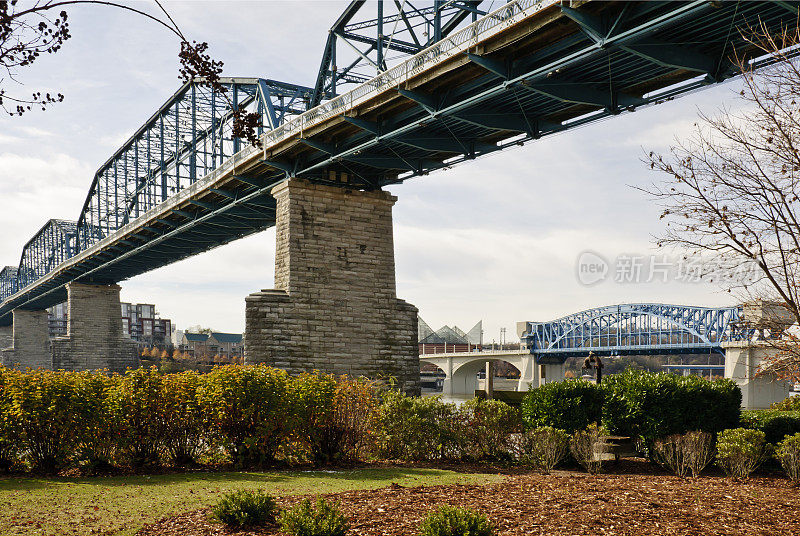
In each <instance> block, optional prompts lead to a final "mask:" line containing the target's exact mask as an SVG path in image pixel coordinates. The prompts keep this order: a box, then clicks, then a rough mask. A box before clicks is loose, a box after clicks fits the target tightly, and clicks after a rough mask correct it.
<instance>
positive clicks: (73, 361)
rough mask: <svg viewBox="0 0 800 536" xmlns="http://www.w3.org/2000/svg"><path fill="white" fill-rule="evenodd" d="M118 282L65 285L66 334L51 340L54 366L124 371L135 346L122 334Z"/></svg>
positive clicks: (135, 361)
mask: <svg viewBox="0 0 800 536" xmlns="http://www.w3.org/2000/svg"><path fill="white" fill-rule="evenodd" d="M119 291H120V287H119V285H86V284H82V283H70V284H68V285H67V336H66V337H57V338H55V339H53V345H52V350H53V352H52V353H53V365H52V366H53V369H55V370H58V369H64V370H95V369H108V371H109V372H120V373H122V372H125V370H126V369H127V368H129V367H131V368H136V367H138V366H139V351H138V346H137V344H136V343H135V342H134V341H131V340H130V339H127V338H125V337H124V336H123V335H122V309H121V306H120V300H119Z"/></svg>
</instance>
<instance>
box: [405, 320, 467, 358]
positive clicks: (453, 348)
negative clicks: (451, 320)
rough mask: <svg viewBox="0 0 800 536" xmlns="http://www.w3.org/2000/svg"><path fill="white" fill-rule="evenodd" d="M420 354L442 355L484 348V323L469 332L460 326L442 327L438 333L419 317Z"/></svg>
mask: <svg viewBox="0 0 800 536" xmlns="http://www.w3.org/2000/svg"><path fill="white" fill-rule="evenodd" d="M417 329H418V335H417V336H418V339H419V353H420V354H441V353H445V352H447V353H451V352H472V351H475V350H481V349H482V348H483V321H482V320H481V321H479V322H478V323H477V324H475V325H474V326H472V329H470V330H469V331H468V332H466V333H465V332H464V331H462V330H461V329H459V327H458V326H453V327H452V328H451V327H449V326H442V327H441V328H439V329H438V330H436V331H433V330H432V329H431V327H430V326H429V325H428V324H427V323H425V321H424V320H423V319H422V318H420V317H417Z"/></svg>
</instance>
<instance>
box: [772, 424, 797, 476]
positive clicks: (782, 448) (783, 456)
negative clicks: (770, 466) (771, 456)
mask: <svg viewBox="0 0 800 536" xmlns="http://www.w3.org/2000/svg"><path fill="white" fill-rule="evenodd" d="M775 457H776V458H778V461H779V462H781V466H782V467H783V470H784V471H786V475H787V476H788V477H789V479H790V480H791V481H792V482H797V481H800V433H797V434H794V435H791V436H787V437H785V438H783V441H781V442H780V443H778V448H777V450H776V451H775Z"/></svg>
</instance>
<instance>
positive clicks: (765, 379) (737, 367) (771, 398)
mask: <svg viewBox="0 0 800 536" xmlns="http://www.w3.org/2000/svg"><path fill="white" fill-rule="evenodd" d="M722 346H723V348H724V349H725V377H726V378H730V379H732V380H733V381H734V382H736V385H738V386H739V388H740V389H741V390H742V408H743V409H766V408H768V407H770V405H772V404H774V403H775V402H780V401H781V400H783V399H784V398H786V397H787V396H789V393H790V392H791V390H792V384H791V382H789V381H786V380H779V379H777V378H776V376H775V375H774V374H772V373H770V372H768V371H764V370H763V369H764V368H765V366H768V365H769V363H771V362H772V361H773V360H774V359H775V357H776V356H777V355H778V352H779V350H778V349H777V348H775V347H774V346H771V345H770V344H769V342H766V341H729V342H726V343H723V345H722Z"/></svg>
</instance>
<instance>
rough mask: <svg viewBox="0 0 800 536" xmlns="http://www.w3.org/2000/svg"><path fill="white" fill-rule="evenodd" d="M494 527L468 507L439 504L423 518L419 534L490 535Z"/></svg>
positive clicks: (446, 535) (433, 535)
mask: <svg viewBox="0 0 800 536" xmlns="http://www.w3.org/2000/svg"><path fill="white" fill-rule="evenodd" d="M495 533H496V531H495V528H494V526H493V525H492V523H491V522H490V521H489V520H488V519H487V518H486V516H485V515H483V514H479V513H478V512H475V511H474V510H470V509H468V508H458V507H455V506H440V507H439V508H438V509H436V510H434V511H433V512H431V513H430V514H428V516H427V517H426V518H425V519H424V520H423V522H422V525H420V528H419V534H420V536H492V535H493V534H495Z"/></svg>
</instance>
